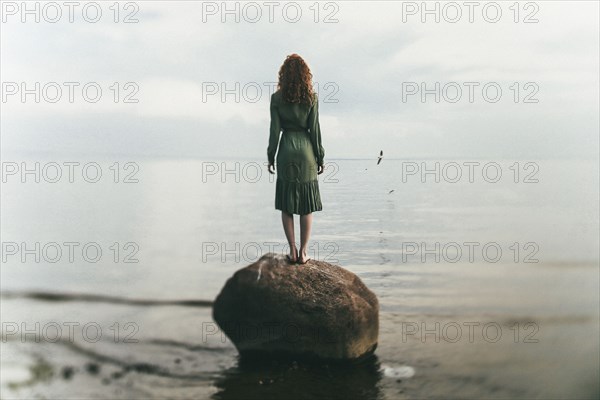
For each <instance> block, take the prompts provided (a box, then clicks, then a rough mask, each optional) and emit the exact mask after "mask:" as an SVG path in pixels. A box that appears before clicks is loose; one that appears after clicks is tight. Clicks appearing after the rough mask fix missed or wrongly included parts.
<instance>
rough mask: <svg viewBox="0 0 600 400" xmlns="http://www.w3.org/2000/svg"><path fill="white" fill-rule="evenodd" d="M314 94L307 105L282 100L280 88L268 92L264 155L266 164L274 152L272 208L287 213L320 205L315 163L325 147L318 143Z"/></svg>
mask: <svg viewBox="0 0 600 400" xmlns="http://www.w3.org/2000/svg"><path fill="white" fill-rule="evenodd" d="M314 96H315V97H314V101H313V104H312V105H308V104H298V103H289V102H287V101H285V100H284V99H283V97H282V94H281V91H280V90H278V91H276V92H275V93H273V95H271V107H270V108H271V128H270V135H269V147H268V148H267V156H268V158H269V164H275V163H274V161H275V153H277V182H276V184H275V209H277V210H281V211H285V212H287V213H289V214H299V215H305V214H310V213H311V212H313V211H321V210H322V209H323V206H322V204H321V195H320V193H319V181H318V180H317V166H318V165H323V157H324V156H325V150H324V149H323V146H322V145H321V127H320V125H319V102H318V98H317V95H316V94H315V95H314ZM281 132H283V133H282V134H281V142H279V135H280V133H281ZM278 144H279V152H277V147H278V146H277V145H278Z"/></svg>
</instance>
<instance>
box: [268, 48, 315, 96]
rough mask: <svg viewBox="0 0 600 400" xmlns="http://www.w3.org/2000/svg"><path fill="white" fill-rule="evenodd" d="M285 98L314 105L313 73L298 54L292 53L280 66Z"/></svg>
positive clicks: (280, 83)
mask: <svg viewBox="0 0 600 400" xmlns="http://www.w3.org/2000/svg"><path fill="white" fill-rule="evenodd" d="M277 89H280V90H281V92H282V95H283V99H284V100H286V101H289V102H290V103H303V104H308V105H312V102H313V96H314V92H313V85H312V73H311V72H310V68H308V65H307V64H306V62H305V61H304V59H302V57H300V56H299V55H298V54H296V53H294V54H290V55H289V56H287V57H286V59H285V61H284V62H283V64H282V65H281V68H279V83H278V84H277Z"/></svg>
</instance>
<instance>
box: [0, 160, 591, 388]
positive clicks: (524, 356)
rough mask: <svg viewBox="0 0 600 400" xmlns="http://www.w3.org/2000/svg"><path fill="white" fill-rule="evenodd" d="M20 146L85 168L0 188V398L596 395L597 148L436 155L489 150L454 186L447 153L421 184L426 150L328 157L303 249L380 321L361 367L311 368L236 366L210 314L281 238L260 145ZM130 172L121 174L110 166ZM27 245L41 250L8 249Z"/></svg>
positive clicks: (280, 246) (11, 181)
mask: <svg viewBox="0 0 600 400" xmlns="http://www.w3.org/2000/svg"><path fill="white" fill-rule="evenodd" d="M5 161H10V160H5ZM35 161H39V162H41V164H40V168H42V167H43V166H47V169H46V172H47V176H46V177H49V176H54V174H53V173H52V174H51V171H50V169H49V168H50V167H49V166H48V165H49V164H47V163H48V162H51V161H55V162H58V163H59V164H62V162H65V161H79V162H80V163H81V164H82V165H83V164H84V163H86V162H90V161H94V162H97V163H98V165H99V166H100V168H101V170H102V178H101V179H100V180H99V182H97V183H88V182H86V181H85V180H84V179H83V178H82V176H81V173H80V170H75V175H74V182H73V183H69V182H68V180H67V178H66V175H65V174H66V172H67V169H66V167H63V170H62V172H63V178H62V179H61V180H60V181H59V182H57V183H49V182H47V181H44V179H43V178H44V176H42V177H41V182H40V183H34V182H32V177H31V176H28V177H26V178H27V179H28V181H27V183H21V182H20V177H19V176H18V175H15V176H10V177H8V181H7V182H6V183H4V184H3V186H2V197H1V200H2V241H3V243H4V246H5V248H4V249H3V256H4V257H6V260H3V264H2V269H1V289H2V294H3V297H2V302H1V314H2V315H1V319H2V331H3V341H2V344H1V346H2V361H1V362H2V364H1V367H2V372H1V380H2V382H1V383H2V384H1V386H0V394H1V397H2V398H3V399H11V398H34V397H43V398H109V397H110V398H191V397H194V398H207V399H209V398H212V399H239V398H261V399H269V398H272V399H281V398H309V399H317V398H361V399H397V398H400V399H401V398H453V397H454V398H455V397H460V398H509V397H510V398H549V397H552V398H574V397H577V398H597V397H598V394H599V393H600V391H599V388H598V371H599V368H598V357H599V350H598V337H599V319H598V302H599V298H598V290H599V288H598V285H599V284H598V242H599V241H598V239H599V238H598V168H597V162H594V161H589V162H587V161H572V160H533V162H535V165H534V166H532V165H529V167H528V168H525V167H524V165H525V163H526V162H527V161H531V160H524V161H519V165H518V166H515V165H514V162H515V161H514V160H445V161H439V162H440V163H441V164H440V166H441V167H442V166H449V165H453V164H448V163H449V162H457V163H458V164H459V165H461V164H462V163H463V162H467V161H470V162H479V163H480V164H479V165H480V166H483V165H485V164H487V163H490V162H497V163H498V165H499V166H500V170H501V172H502V178H501V179H500V180H499V181H498V182H496V183H491V182H487V181H486V180H485V179H483V177H482V175H481V169H480V168H476V169H475V175H474V182H473V183H469V182H468V179H467V177H466V176H465V175H464V174H466V173H467V172H468V171H467V170H466V169H463V171H462V172H463V179H461V180H460V181H459V182H457V183H450V182H449V181H448V180H451V179H452V177H453V176H454V175H455V174H454V173H452V174H451V172H452V171H451V169H450V167H448V168H447V169H446V171H445V172H446V174H445V177H446V179H444V176H441V177H440V180H441V182H440V183H435V182H433V180H434V178H435V176H433V175H427V176H425V178H427V181H426V182H425V183H423V182H421V175H420V174H416V175H409V176H407V177H406V179H405V180H406V182H403V178H402V171H403V168H404V170H405V172H407V171H408V170H410V168H412V167H414V166H415V165H417V166H419V167H421V164H420V163H421V162H426V163H427V164H426V166H427V167H429V168H433V166H434V164H435V162H436V160H388V159H384V161H383V162H382V163H381V165H379V166H377V165H375V162H374V161H373V160H330V165H329V169H328V170H327V171H326V173H325V174H323V175H322V176H321V177H320V185H321V191H322V199H323V205H324V210H323V211H322V212H319V213H316V214H315V221H314V226H313V229H314V231H313V236H312V244H313V245H312V247H311V249H310V251H309V253H310V256H311V257H313V258H317V259H321V260H325V261H329V262H334V263H336V264H339V265H342V266H343V267H345V268H347V269H349V270H351V271H353V272H355V273H356V274H358V275H359V276H360V277H361V279H362V280H363V281H364V282H365V284H366V285H367V286H368V287H369V288H371V290H373V291H374V292H375V293H376V294H377V296H378V298H379V301H380V306H381V313H380V326H381V327H380V337H379V346H378V349H377V350H376V353H375V354H376V357H374V358H373V359H371V360H368V361H367V362H365V363H363V364H361V365H355V366H336V365H312V366H309V365H303V364H301V363H300V364H298V363H283V362H281V363H277V364H273V363H268V362H267V363H264V364H259V365H256V364H251V365H246V364H244V363H240V360H238V358H237V353H236V351H235V348H234V347H233V345H232V344H231V343H230V342H229V341H228V340H227V339H226V338H225V337H222V336H221V335H220V334H219V333H218V332H214V328H215V326H214V322H213V321H212V319H211V309H210V301H212V300H213V299H214V298H215V297H216V295H217V294H218V292H219V290H220V289H221V287H222V286H223V285H224V283H225V281H226V280H227V279H228V278H229V277H230V276H231V275H232V274H233V272H235V271H236V270H237V269H239V268H241V267H243V266H245V265H247V264H249V263H251V262H253V261H254V260H256V259H257V258H258V257H259V256H260V255H261V254H263V253H266V252H268V251H275V252H285V248H284V242H285V240H284V237H283V232H282V229H281V226H280V225H281V224H280V217H279V214H278V212H276V211H275V210H274V208H273V202H274V190H275V186H274V182H272V181H270V180H269V178H270V177H269V176H268V174H267V172H266V167H264V166H263V161H262V160H261V161H258V160H243V161H234V160H227V161H222V160H206V161H198V160H168V159H144V160H136V161H135V162H136V165H137V166H138V167H139V171H137V172H135V171H136V169H135V168H134V167H132V166H129V167H127V168H126V167H125V163H126V162H128V161H131V160H126V159H78V160H73V159H70V158H65V159H61V160H57V159H52V160H50V159H48V160H40V159H36V160H33V159H32V160H29V161H28V162H30V163H33V162H35ZM117 161H118V162H119V165H118V167H114V163H115V162H117ZM414 163H417V164H414ZM30 165H33V164H30ZM111 166H113V168H112V169H110V167H111ZM511 166H512V169H511ZM256 167H260V168H262V169H260V170H257V169H256ZM115 169H117V170H119V171H120V174H119V179H118V180H119V183H114V178H115V174H114V171H115ZM215 169H216V170H215ZM224 170H228V171H230V172H229V173H226V174H225V175H224V176H221V172H223V171H224ZM515 170H519V171H520V174H519V176H518V183H516V182H515V174H514V171H515ZM203 171H204V173H205V176H204V177H203ZM213 171H216V174H213ZM236 171H237V172H236ZM532 171H533V172H535V173H533V174H532ZM130 172H135V174H134V175H133V178H136V179H139V182H138V183H123V182H122V180H123V178H124V177H125V175H127V174H128V173H130ZM259 172H260V174H259V175H258V176H257V173H259ZM492 172H493V171H492V170H488V174H487V175H486V178H488V179H490V178H493V177H494V174H493V173H492ZM528 174H531V175H530V176H529V178H530V179H538V180H539V182H537V183H533V182H530V183H524V182H523V179H524V178H525V177H526V176H527V175H528ZM92 175H93V174H92V173H91V170H88V175H86V176H87V177H88V178H89V177H90V176H92ZM492 180H493V179H492ZM236 181H237V182H236ZM391 190H394V191H393V192H391V193H390V191H391ZM36 242H39V243H40V250H39V252H37V253H38V255H39V256H40V260H39V262H36V261H35V259H34V257H35V255H36V254H34V253H36V251H35V250H33V253H32V254H27V253H26V252H23V243H25V247H27V248H28V249H35V243H36ZM65 242H73V243H75V244H72V245H71V246H73V248H74V252H73V262H70V260H69V254H68V249H69V247H68V245H65V244H64V243H65ZM7 243H9V244H10V243H13V244H14V245H16V246H18V250H17V252H16V254H15V255H12V253H11V252H10V251H8V249H7V248H6V246H7ZM53 243H56V244H53ZM115 243H116V244H115ZM436 245H437V246H439V250H436ZM44 246H45V248H44ZM84 246H87V247H86V248H87V250H88V253H86V257H87V259H86V258H84V256H83V254H82V252H81V249H82V248H83V247H84ZM484 248H485V249H486V250H485V251H483V249H484ZM12 249H13V250H14V248H12ZM57 249H60V251H61V252H62V254H61V255H60V257H59V255H58V253H57V252H56V251H57ZM97 249H100V250H101V251H102V255H101V257H100V258H99V260H98V261H97V262H92V259H94V258H95V257H96V255H95V252H94V250H97ZM470 249H471V250H472V251H471V253H469V251H470ZM498 250H499V251H500V253H498ZM21 257H25V262H23V261H22V259H21ZM436 257H437V259H436ZM125 260H129V261H135V260H137V261H138V262H137V263H133V262H124V261H125ZM50 261H56V262H50ZM44 294H50V295H53V296H48V295H44ZM324 301H326V299H324ZM36 323H39V328H37V326H36ZM69 326H72V327H73V328H72V329H73V331H72V332H70V331H69ZM83 328H85V329H83ZM59 329H60V330H59ZM24 330H28V331H29V332H30V333H29V334H27V333H26V332H24ZM31 332H34V333H31ZM36 337H37V338H38V339H40V340H39V342H36V340H35V339H36Z"/></svg>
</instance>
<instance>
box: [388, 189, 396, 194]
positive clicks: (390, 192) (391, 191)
mask: <svg viewBox="0 0 600 400" xmlns="http://www.w3.org/2000/svg"><path fill="white" fill-rule="evenodd" d="M394 190H396V189H392V190H390V191H389V192H388V194H392V193H393V192H394Z"/></svg>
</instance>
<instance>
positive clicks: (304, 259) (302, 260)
mask: <svg viewBox="0 0 600 400" xmlns="http://www.w3.org/2000/svg"><path fill="white" fill-rule="evenodd" d="M309 260H310V258H308V256H307V255H306V250H305V249H300V253H299V255H298V264H306V263H307V262H308V261H309Z"/></svg>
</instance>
